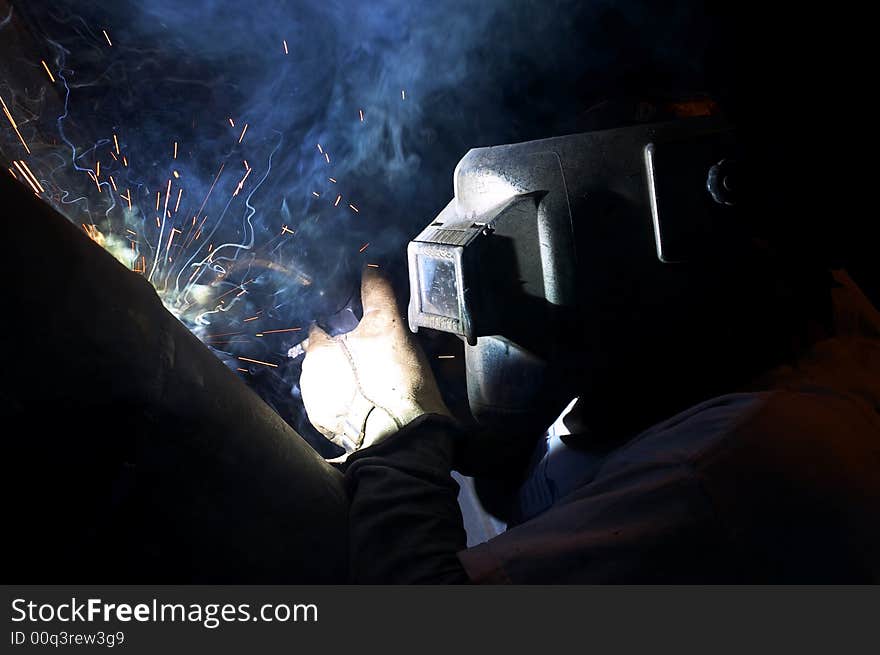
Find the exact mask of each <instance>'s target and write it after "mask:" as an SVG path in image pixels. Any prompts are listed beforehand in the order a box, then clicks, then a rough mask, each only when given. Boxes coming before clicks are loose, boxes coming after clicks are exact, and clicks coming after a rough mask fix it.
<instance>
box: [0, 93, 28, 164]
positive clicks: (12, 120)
mask: <svg viewBox="0 0 880 655" xmlns="http://www.w3.org/2000/svg"><path fill="white" fill-rule="evenodd" d="M0 104H2V105H3V113H4V114H6V118H8V119H9V122H10V123H11V124H12V129H13V130H15V133H16V134H17V135H18V140H19V141H21V145H23V146H24V149H25V150H26V151H27V154H31V149H30V148H28V145H27V144H26V143H25V142H24V137H23V136H22V135H21V132H19V131H18V125H17V124H16V122H15V119H14V118H13V117H12V113H11V112H10V111H9V107H7V106H6V101H5V100H3V96H0Z"/></svg>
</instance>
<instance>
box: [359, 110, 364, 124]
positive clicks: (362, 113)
mask: <svg viewBox="0 0 880 655" xmlns="http://www.w3.org/2000/svg"><path fill="white" fill-rule="evenodd" d="M358 114H360V117H361V123H363V122H364V110H363V109H358Z"/></svg>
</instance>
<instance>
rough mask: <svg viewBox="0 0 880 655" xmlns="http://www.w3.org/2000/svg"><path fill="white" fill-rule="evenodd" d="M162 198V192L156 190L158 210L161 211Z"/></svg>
mask: <svg viewBox="0 0 880 655" xmlns="http://www.w3.org/2000/svg"><path fill="white" fill-rule="evenodd" d="M161 199H162V192H161V191H156V211H159V203H160V202H161Z"/></svg>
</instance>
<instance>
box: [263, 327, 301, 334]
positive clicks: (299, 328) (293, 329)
mask: <svg viewBox="0 0 880 655" xmlns="http://www.w3.org/2000/svg"><path fill="white" fill-rule="evenodd" d="M300 330H302V328H301V327H292V328H284V329H283V330H263V331H262V332H260V334H278V333H279V332H299V331H300Z"/></svg>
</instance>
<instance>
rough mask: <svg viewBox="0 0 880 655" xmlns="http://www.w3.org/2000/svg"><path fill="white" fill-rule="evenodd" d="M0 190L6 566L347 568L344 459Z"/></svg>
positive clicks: (67, 230)
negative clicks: (337, 462)
mask: <svg viewBox="0 0 880 655" xmlns="http://www.w3.org/2000/svg"><path fill="white" fill-rule="evenodd" d="M0 198H2V205H0V206H2V214H3V221H4V226H5V229H6V234H7V241H6V247H5V248H4V253H3V256H2V258H0V271H2V277H3V280H4V283H5V284H4V287H5V293H4V317H3V321H2V329H0V333H2V337H0V347H2V351H3V355H4V374H3V383H2V386H0V388H2V392H0V416H2V424H3V433H4V438H3V456H2V477H3V479H4V483H5V503H6V512H5V516H6V521H7V523H6V526H5V530H4V531H5V533H6V538H5V540H4V541H5V542H6V546H7V549H6V552H7V562H8V563H9V562H11V563H14V568H12V569H11V570H8V571H7V573H6V576H5V577H6V580H7V581H14V580H27V581H28V582H29V583H34V582H38V581H39V582H49V581H52V582H55V583H58V582H75V581H82V580H89V581H90V582H95V583H97V582H110V581H112V582H123V581H124V582H175V583H182V582H192V581H200V582H221V581H222V582H242V581H247V582H250V583H254V582H285V581H286V582H323V581H342V580H344V579H345V576H346V562H347V551H346V548H347V538H346V516H347V501H346V498H345V493H344V491H343V488H342V480H341V475H340V474H339V472H338V471H336V470H335V469H334V468H332V467H331V466H329V465H328V464H327V463H326V462H324V461H323V460H322V459H321V458H320V457H318V456H317V454H316V453H315V452H314V451H313V450H312V449H311V448H310V447H309V446H308V445H307V444H306V443H305V442H304V441H303V440H302V439H301V438H300V437H299V435H297V434H296V432H294V430H292V429H291V428H290V427H289V426H288V425H287V424H285V423H284V422H283V421H282V420H281V419H280V418H279V417H278V415H277V414H275V412H273V411H272V410H271V409H270V408H269V407H268V406H267V405H266V404H265V403H263V402H262V401H261V400H260V399H259V398H258V397H257V396H256V395H255V394H254V393H253V392H252V391H250V390H249V389H248V388H247V387H246V386H245V385H244V384H243V383H242V382H241V381H240V380H239V379H237V378H236V376H235V375H234V374H233V373H232V372H231V371H229V370H228V369H227V368H226V367H225V366H223V364H221V363H220V362H219V361H218V360H217V359H216V358H215V357H214V355H213V354H212V353H211V352H210V351H209V350H208V349H207V348H206V347H205V346H204V345H203V344H202V343H201V342H199V341H198V340H197V339H196V338H195V337H194V336H193V335H192V334H191V333H190V332H189V331H187V330H186V329H185V328H184V327H183V326H182V325H181V324H180V323H179V322H178V321H177V320H176V319H175V318H174V317H173V316H171V314H169V313H168V312H167V311H166V310H165V308H164V307H163V306H162V304H161V302H160V301H159V298H158V297H157V295H156V293H155V291H154V290H153V288H152V287H151V286H150V285H149V284H148V283H147V282H146V281H145V280H144V279H143V278H142V277H141V276H139V275H137V274H135V273H132V272H130V271H128V270H126V269H125V267H124V266H122V265H121V264H119V263H118V262H117V261H116V260H115V259H113V257H111V256H110V255H109V254H108V253H107V252H105V251H104V250H102V249H101V248H100V247H99V246H97V245H96V244H95V243H93V242H92V241H91V240H90V239H89V238H87V237H86V236H85V234H84V233H83V232H82V231H80V230H78V229H77V228H75V227H74V226H73V225H71V224H70V223H69V222H68V221H67V220H66V219H64V218H63V217H61V216H60V215H59V214H57V213H55V212H54V211H53V210H52V209H50V208H49V207H48V206H46V205H45V204H43V203H42V202H40V201H39V200H37V199H36V198H35V197H34V195H33V194H32V193H29V192H27V191H26V190H25V189H24V188H22V187H21V186H19V185H18V184H16V183H15V182H14V181H13V180H12V179H11V177H9V176H6V177H5V178H4V179H3V180H2V182H0Z"/></svg>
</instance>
